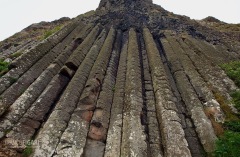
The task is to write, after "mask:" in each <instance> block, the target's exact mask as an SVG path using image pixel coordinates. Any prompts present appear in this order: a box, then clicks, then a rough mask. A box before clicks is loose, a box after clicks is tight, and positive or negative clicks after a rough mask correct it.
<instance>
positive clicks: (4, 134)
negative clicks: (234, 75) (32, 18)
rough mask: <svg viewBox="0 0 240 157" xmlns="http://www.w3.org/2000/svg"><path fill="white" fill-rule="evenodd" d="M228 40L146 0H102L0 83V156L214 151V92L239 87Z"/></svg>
mask: <svg viewBox="0 0 240 157" xmlns="http://www.w3.org/2000/svg"><path fill="white" fill-rule="evenodd" d="M65 20H68V19H65V18H64V19H60V21H65ZM209 20H210V21H211V22H212V21H214V22H217V21H216V20H214V19H213V20H212V19H209V18H208V21H209ZM42 25H45V23H41V26H42ZM28 29H29V28H28ZM233 39H235V38H230V37H229V36H226V34H224V33H222V32H220V31H217V30H214V29H212V28H210V27H206V26H205V25H204V24H201V22H199V21H194V20H191V19H190V18H188V17H186V16H179V15H175V14H173V13H170V12H168V11H166V10H164V9H163V8H162V7H161V6H158V5H155V4H153V3H152V1H151V0H101V2H100V4H99V7H98V8H97V9H96V11H91V12H88V13H86V14H83V15H79V16H78V17H76V18H75V19H72V20H71V21H70V22H69V24H68V25H66V26H65V27H63V28H62V29H61V30H60V31H58V32H57V33H55V34H53V35H52V36H50V37H48V38H47V39H45V40H43V41H42V42H41V43H38V44H37V46H35V47H34V48H31V49H29V50H28V51H27V52H26V53H24V54H23V55H21V56H20V57H18V58H17V59H15V60H14V61H13V62H12V63H11V65H10V69H9V72H7V73H6V74H5V75H4V76H2V77H1V78H0V156H22V155H23V154H24V152H25V153H26V151H27V150H29V149H30V150H31V151H32V154H31V156H54V157H57V156H73V157H75V156H84V157H91V156H99V157H101V156H104V157H113V156H123V157H125V156H138V157H146V156H151V157H161V156H166V157H170V156H171V157H172V156H174V157H183V156H186V157H189V156H194V157H195V156H196V157H198V156H205V155H206V153H211V152H213V151H214V146H215V141H216V139H217V136H216V134H217V133H218V131H219V130H217V128H216V124H218V123H221V122H224V120H225V119H224V118H225V116H224V112H223V111H222V109H221V105H222V104H221V103H222V102H221V101H219V99H218V98H217V96H218V95H221V96H222V97H223V99H225V100H227V101H229V102H231V97H230V95H229V93H231V92H232V91H234V90H236V89H237V87H236V86H235V84H234V83H233V81H232V80H230V79H229V78H228V77H227V76H226V74H225V73H224V72H223V71H222V69H221V68H220V67H219V66H218V65H219V64H221V63H225V62H229V61H233V60H238V59H239V57H240V56H239V55H240V43H239V41H237V40H233ZM11 46H12V45H11V44H9V45H5V46H4V49H8V48H10V47H11ZM15 46H19V45H15ZM216 93H217V94H218V95H216ZM225 105H226V104H225ZM227 105H229V107H230V108H231V109H232V110H233V111H234V107H233V106H231V104H227ZM28 140H33V141H34V142H33V143H32V144H30V145H28V146H26V144H21V142H23V141H25V142H26V141H28ZM15 142H17V143H15ZM24 150H25V151H24Z"/></svg>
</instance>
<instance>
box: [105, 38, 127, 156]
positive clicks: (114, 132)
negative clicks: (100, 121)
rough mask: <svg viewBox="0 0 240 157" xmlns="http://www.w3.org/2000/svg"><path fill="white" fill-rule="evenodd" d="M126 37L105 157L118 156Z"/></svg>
mask: <svg viewBox="0 0 240 157" xmlns="http://www.w3.org/2000/svg"><path fill="white" fill-rule="evenodd" d="M127 38H128V36H127V35H125V34H124V35H123V44H122V50H121V55H120V61H119V66H118V72H117V78H116V85H115V88H114V91H115V92H114V98H113V104H112V108H111V118H110V123H109V129H108V135H107V142H106V148H105V155H104V156H105V157H112V156H120V155H121V154H120V153H121V138H122V123H123V122H122V118H123V116H122V112H123V104H124V91H125V90H124V89H125V79H126V71H127V48H128V40H127Z"/></svg>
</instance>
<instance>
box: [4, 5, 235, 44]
mask: <svg viewBox="0 0 240 157" xmlns="http://www.w3.org/2000/svg"><path fill="white" fill-rule="evenodd" d="M99 1H100V0H86V1H84V0H0V21H1V24H0V41H1V40H3V39H5V38H7V37H9V36H11V35H13V34H14V33H16V32H19V31H21V30H22V29H23V28H25V27H27V26H29V25H30V24H32V23H38V22H41V21H52V20H55V19H59V18H61V17H76V16H77V15H79V14H82V13H85V12H87V11H89V10H94V9H96V8H97V6H98V3H99ZM153 2H154V3H156V4H159V5H161V6H162V7H163V8H165V9H166V10H168V11H171V12H173V13H176V14H181V15H186V16H189V17H191V18H193V19H202V18H205V17H207V16H214V17H216V18H218V19H220V20H222V21H225V22H228V23H240V0H228V1H226V0H201V1H200V0H153Z"/></svg>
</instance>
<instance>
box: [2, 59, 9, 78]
mask: <svg viewBox="0 0 240 157" xmlns="http://www.w3.org/2000/svg"><path fill="white" fill-rule="evenodd" d="M8 65H9V63H8V62H4V60H3V59H0V77H1V76H3V75H4V74H5V73H7V72H8Z"/></svg>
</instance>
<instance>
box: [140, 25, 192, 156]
mask: <svg viewBox="0 0 240 157" xmlns="http://www.w3.org/2000/svg"><path fill="white" fill-rule="evenodd" d="M143 35H144V40H145V45H146V50H147V55H148V59H149V66H150V70H151V76H152V81H153V88H154V93H155V99H156V112H157V117H158V122H159V123H160V129H161V136H162V138H163V147H164V156H174V157H183V156H185V157H189V156H191V153H190V150H189V149H188V143H187V141H186V139H185V134H184V131H183V128H182V125H181V120H180V118H179V117H178V114H177V108H176V104H175V102H174V101H173V97H174V96H173V93H172V91H171V88H170V85H169V81H168V78H167V76H166V72H165V70H164V65H163V63H162V61H161V58H160V55H159V51H158V49H157V47H156V44H155V41H154V40H153V37H152V35H151V33H150V31H149V30H148V28H144V31H143Z"/></svg>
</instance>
